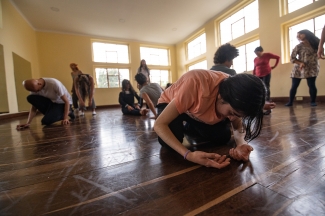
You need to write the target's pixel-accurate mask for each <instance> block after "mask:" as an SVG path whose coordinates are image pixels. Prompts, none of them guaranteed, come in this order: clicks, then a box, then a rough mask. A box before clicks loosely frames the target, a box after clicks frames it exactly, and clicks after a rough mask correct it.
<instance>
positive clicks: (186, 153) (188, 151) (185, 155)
mask: <svg viewBox="0 0 325 216" xmlns="http://www.w3.org/2000/svg"><path fill="white" fill-rule="evenodd" d="M190 152H191V150H187V151H186V152H185V154H184V160H186V157H187V155H188V153H190Z"/></svg>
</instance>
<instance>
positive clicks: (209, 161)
mask: <svg viewBox="0 0 325 216" xmlns="http://www.w3.org/2000/svg"><path fill="white" fill-rule="evenodd" d="M186 159H187V160H188V161H192V162H194V163H197V164H201V165H203V166H206V167H214V168H218V169H221V168H224V167H226V166H228V165H229V164H230V158H227V156H226V155H223V156H221V155H219V154H216V153H207V152H202V151H195V152H190V153H189V154H188V155H187V156H186Z"/></svg>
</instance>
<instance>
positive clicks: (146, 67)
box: [138, 59, 149, 71]
mask: <svg viewBox="0 0 325 216" xmlns="http://www.w3.org/2000/svg"><path fill="white" fill-rule="evenodd" d="M142 61H146V60H144V59H142V60H141V61H140V67H139V69H138V70H139V71H141V68H144V69H146V70H147V71H149V68H148V66H147V62H146V65H145V66H142Z"/></svg>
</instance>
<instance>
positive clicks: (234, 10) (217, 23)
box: [214, 0, 259, 47]
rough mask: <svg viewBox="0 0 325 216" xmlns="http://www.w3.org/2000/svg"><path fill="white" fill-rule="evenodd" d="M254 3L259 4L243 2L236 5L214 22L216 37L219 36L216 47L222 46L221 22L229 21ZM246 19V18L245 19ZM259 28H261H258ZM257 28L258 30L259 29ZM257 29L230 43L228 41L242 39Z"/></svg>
mask: <svg viewBox="0 0 325 216" xmlns="http://www.w3.org/2000/svg"><path fill="white" fill-rule="evenodd" d="M254 1H257V4H259V1H258V0H243V1H241V2H239V3H238V4H236V5H235V6H233V7H232V8H231V9H229V10H228V11H227V12H225V13H224V14H222V15H221V16H219V17H218V18H217V19H216V20H215V21H214V27H215V28H214V29H215V35H217V37H216V40H215V41H216V47H219V46H220V45H222V44H221V28H220V24H221V22H223V21H224V20H226V19H228V18H229V17H231V16H232V15H234V14H235V13H237V12H238V11H240V10H242V9H244V8H245V7H246V6H248V5H249V4H251V3H253V2H254ZM244 18H245V17H244ZM258 28H259V27H258ZM258 28H257V29H258ZM244 29H245V25H244ZM257 29H254V30H252V31H250V32H247V33H244V34H243V35H241V36H239V37H237V38H235V39H232V40H230V41H228V42H227V43H229V42H231V41H234V40H237V39H238V38H240V37H243V36H245V35H247V34H250V33H251V32H254V31H256V30H257Z"/></svg>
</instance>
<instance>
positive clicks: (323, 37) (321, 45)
mask: <svg viewBox="0 0 325 216" xmlns="http://www.w3.org/2000/svg"><path fill="white" fill-rule="evenodd" d="M324 43H325V25H324V28H323V31H322V35H321V37H320V41H319V45H318V51H317V57H318V58H319V59H325V57H324Z"/></svg>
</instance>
